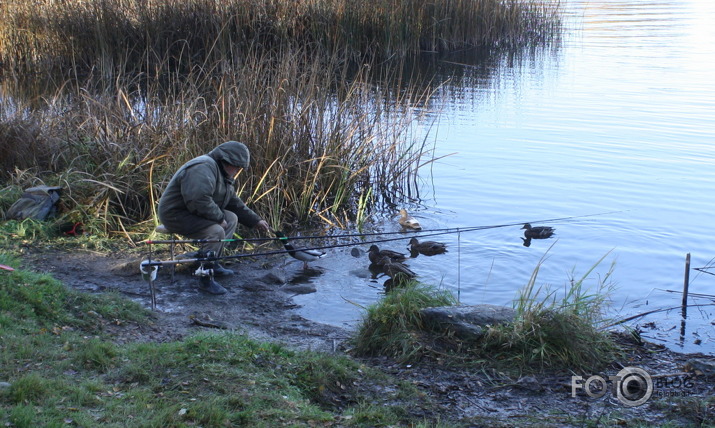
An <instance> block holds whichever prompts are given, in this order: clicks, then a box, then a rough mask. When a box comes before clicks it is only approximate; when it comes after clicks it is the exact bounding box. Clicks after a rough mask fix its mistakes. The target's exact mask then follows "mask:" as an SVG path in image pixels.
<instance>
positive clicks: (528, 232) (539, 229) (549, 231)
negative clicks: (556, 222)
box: [522, 223, 554, 239]
mask: <svg viewBox="0 0 715 428" xmlns="http://www.w3.org/2000/svg"><path fill="white" fill-rule="evenodd" d="M522 229H524V236H525V237H526V239H546V238H550V237H551V235H553V234H554V228H553V227H550V226H532V225H531V224H529V223H525V224H524V227H522Z"/></svg>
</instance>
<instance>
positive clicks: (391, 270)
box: [380, 257, 417, 282]
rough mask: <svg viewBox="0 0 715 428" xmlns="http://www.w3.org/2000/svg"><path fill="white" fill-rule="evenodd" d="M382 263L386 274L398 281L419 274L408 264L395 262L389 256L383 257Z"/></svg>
mask: <svg viewBox="0 0 715 428" xmlns="http://www.w3.org/2000/svg"><path fill="white" fill-rule="evenodd" d="M380 263H381V265H382V270H383V271H384V272H385V274H387V276H389V277H390V278H392V279H393V280H395V281H397V282H401V281H407V280H410V279H412V278H414V277H416V276H417V274H416V273H414V272H413V271H412V270H410V268H408V267H407V265H405V264H403V263H400V262H393V261H392V260H390V258H389V257H383V258H382V260H381V261H380Z"/></svg>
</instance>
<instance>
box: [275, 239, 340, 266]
mask: <svg viewBox="0 0 715 428" xmlns="http://www.w3.org/2000/svg"><path fill="white" fill-rule="evenodd" d="M274 233H275V234H276V236H277V237H278V238H279V239H280V241H281V242H283V247H285V249H286V250H288V254H290V255H291V257H293V258H294V259H297V260H300V261H301V262H303V269H308V262H313V261H315V260H318V259H320V258H322V257H325V255H326V254H327V253H326V252H325V251H320V250H316V249H308V248H295V247H294V246H293V245H291V244H290V243H289V242H288V238H287V237H286V236H285V235H284V234H283V233H282V232H274Z"/></svg>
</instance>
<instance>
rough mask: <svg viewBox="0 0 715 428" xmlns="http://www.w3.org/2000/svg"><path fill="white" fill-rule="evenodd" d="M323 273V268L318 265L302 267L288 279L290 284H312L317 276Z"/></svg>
mask: <svg viewBox="0 0 715 428" xmlns="http://www.w3.org/2000/svg"><path fill="white" fill-rule="evenodd" d="M323 273H324V270H323V269H320V268H316V267H308V269H301V270H299V271H296V272H295V273H294V274H293V276H292V277H291V278H290V279H289V280H288V284H310V283H312V282H313V280H314V279H315V278H317V277H319V276H320V275H322V274H323Z"/></svg>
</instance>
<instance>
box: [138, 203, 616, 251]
mask: <svg viewBox="0 0 715 428" xmlns="http://www.w3.org/2000/svg"><path fill="white" fill-rule="evenodd" d="M625 211H630V210H620V211H608V212H603V213H596V214H586V215H580V216H570V217H560V218H551V219H545V220H531V221H528V222H523V221H522V222H515V223H504V224H496V225H488V226H464V227H448V228H441V229H430V230H423V232H430V234H428V235H423V236H436V235H446V234H449V233H459V232H460V231H461V232H470V231H473V230H485V229H496V228H501V227H511V226H520V225H523V224H525V223H549V222H554V221H563V220H573V219H576V218H584V217H594V216H600V215H607V214H614V213H621V212H625ZM433 232H434V233H433ZM441 232H444V233H441ZM404 233H407V232H405V231H397V232H365V233H346V234H340V235H312V236H293V237H291V238H290V239H292V240H301V239H328V238H351V237H364V236H378V235H397V234H404ZM278 239H279V238H234V239H165V240H145V241H142V242H141V243H143V244H149V245H151V244H172V243H173V244H205V243H213V242H239V241H243V242H253V241H275V240H278ZM375 242H381V241H375Z"/></svg>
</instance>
